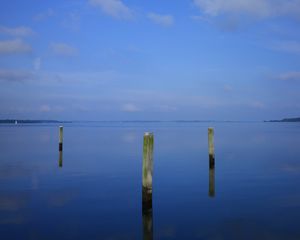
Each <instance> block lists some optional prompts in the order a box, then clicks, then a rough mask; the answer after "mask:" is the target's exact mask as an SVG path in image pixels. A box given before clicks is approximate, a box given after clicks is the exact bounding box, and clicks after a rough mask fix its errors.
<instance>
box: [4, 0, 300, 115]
mask: <svg viewBox="0 0 300 240" xmlns="http://www.w3.org/2000/svg"><path fill="white" fill-rule="evenodd" d="M0 86H1V87H0V118H26V119H59V120H177V119H183V120H192V119H199V120H210V119H215V120H264V119H278V118H279V119H281V118H283V117H296V116H300V94H299V93H300V0H185V1H174V0H164V1H161V0H160V1H159V0H151V1H138V0H65V1H57V0H51V1H46V0H45V1H38V0H35V1H34V0H27V1H23V0H22V1H21V0H18V1H17V0H9V1H8V0H2V1H1V8H0Z"/></svg>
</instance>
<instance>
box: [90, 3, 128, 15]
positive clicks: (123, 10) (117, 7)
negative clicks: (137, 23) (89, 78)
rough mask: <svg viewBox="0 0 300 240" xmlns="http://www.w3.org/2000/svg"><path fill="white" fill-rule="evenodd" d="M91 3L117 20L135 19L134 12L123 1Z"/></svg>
mask: <svg viewBox="0 0 300 240" xmlns="http://www.w3.org/2000/svg"><path fill="white" fill-rule="evenodd" d="M89 3H90V4H91V5H92V6H94V7H99V8H100V9H101V10H102V11H103V12H104V13H105V14H107V15H110V16H111V17H114V18H117V19H131V18H132V17H133V13H132V11H131V10H130V9H129V8H128V7H127V6H126V5H125V4H124V3H123V2H122V1H121V0H89Z"/></svg>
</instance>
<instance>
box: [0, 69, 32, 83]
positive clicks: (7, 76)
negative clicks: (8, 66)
mask: <svg viewBox="0 0 300 240" xmlns="http://www.w3.org/2000/svg"><path fill="white" fill-rule="evenodd" d="M32 78H33V74H32V73H31V72H27V71H18V70H5V69H0V81H8V82H22V81H26V80H29V79H32Z"/></svg>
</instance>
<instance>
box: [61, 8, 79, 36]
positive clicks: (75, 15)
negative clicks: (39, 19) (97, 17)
mask: <svg viewBox="0 0 300 240" xmlns="http://www.w3.org/2000/svg"><path fill="white" fill-rule="evenodd" d="M80 25H81V15H80V13H79V12H77V11H73V12H70V13H69V14H67V16H66V18H65V19H64V20H63V22H62V26H63V27H65V28H67V29H69V30H71V31H74V32H76V31H79V29H80Z"/></svg>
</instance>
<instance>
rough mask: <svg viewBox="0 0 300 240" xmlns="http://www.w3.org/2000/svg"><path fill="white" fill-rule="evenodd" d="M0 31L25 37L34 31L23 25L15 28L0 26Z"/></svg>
mask: <svg viewBox="0 0 300 240" xmlns="http://www.w3.org/2000/svg"><path fill="white" fill-rule="evenodd" d="M0 33H1V34H6V35H11V36H17V37H26V36H30V35H32V34H33V33H34V32H33V31H32V29H31V28H28V27H23V26H21V27H15V28H9V27H4V26H0Z"/></svg>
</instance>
